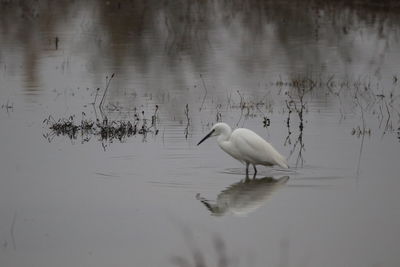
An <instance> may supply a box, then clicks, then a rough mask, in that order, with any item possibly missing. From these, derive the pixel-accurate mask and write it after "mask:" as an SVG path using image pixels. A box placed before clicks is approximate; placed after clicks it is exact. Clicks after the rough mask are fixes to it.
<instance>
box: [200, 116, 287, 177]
mask: <svg viewBox="0 0 400 267" xmlns="http://www.w3.org/2000/svg"><path fill="white" fill-rule="evenodd" d="M212 136H218V138H217V143H218V145H219V147H220V148H221V149H222V150H223V151H225V152H226V153H228V154H229V155H231V156H232V157H233V158H235V159H237V160H239V161H240V162H242V163H243V164H246V174H248V173H249V165H250V164H252V165H253V168H254V175H256V173H257V169H256V165H264V166H273V165H279V166H281V167H282V168H285V169H287V168H289V166H288V164H287V162H286V159H285V158H284V157H283V156H282V155H281V154H279V152H278V151H276V149H275V148H274V147H273V146H272V145H271V144H270V143H268V142H267V141H265V140H264V139H263V138H261V137H260V136H259V135H258V134H256V133H255V132H253V131H251V130H249V129H245V128H238V129H236V130H234V131H233V132H232V129H231V127H229V125H228V124H226V123H223V122H219V123H216V124H214V126H213V127H212V128H211V131H210V133H209V134H207V135H206V136H205V137H204V138H203V139H201V141H200V142H199V143H198V144H197V145H200V144H201V143H202V142H203V141H204V140H206V139H207V138H209V137H212Z"/></svg>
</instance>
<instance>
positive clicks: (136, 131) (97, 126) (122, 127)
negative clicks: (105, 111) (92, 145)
mask: <svg viewBox="0 0 400 267" xmlns="http://www.w3.org/2000/svg"><path fill="white" fill-rule="evenodd" d="M157 112H158V105H157V106H156V109H155V112H154V114H153V115H152V116H151V119H147V118H145V117H144V111H142V115H143V116H139V114H138V113H137V111H136V109H135V113H134V119H133V120H132V121H130V120H109V119H108V118H107V117H104V118H103V119H102V120H100V119H96V120H92V119H87V118H86V114H85V113H83V112H82V119H81V120H80V121H78V122H77V121H76V120H75V116H70V117H69V118H60V119H58V120H55V119H54V118H53V117H52V116H51V115H50V116H49V117H48V118H46V119H45V120H44V121H43V123H44V124H45V125H46V126H47V127H48V130H49V132H47V133H46V134H43V137H44V138H46V139H47V140H48V141H49V142H51V141H52V140H53V139H54V137H56V136H67V137H68V138H69V139H71V140H77V139H78V137H80V138H81V143H84V142H88V141H89V140H90V139H91V137H92V136H97V137H98V139H99V140H101V141H109V142H113V140H118V141H120V142H125V140H126V138H129V137H131V136H136V135H142V136H143V137H144V138H145V137H146V136H147V135H148V134H153V135H157V134H158V132H159V130H158V128H157V120H158V119H157V118H158V117H157ZM148 121H150V122H151V124H150V125H148Z"/></svg>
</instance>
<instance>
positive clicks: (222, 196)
mask: <svg viewBox="0 0 400 267" xmlns="http://www.w3.org/2000/svg"><path fill="white" fill-rule="evenodd" d="M288 180H289V176H283V177H281V178H279V179H274V178H272V177H264V178H260V179H255V178H254V179H249V178H248V177H246V178H245V179H243V180H241V181H240V182H238V183H235V184H232V185H230V186H229V187H228V188H226V189H224V190H223V191H221V193H219V194H218V196H217V199H216V201H209V200H207V199H205V198H203V197H201V196H200V194H197V195H196V198H197V199H198V200H200V202H201V203H203V204H204V206H206V207H207V209H208V210H209V211H210V212H211V215H213V216H223V215H225V214H228V213H232V214H234V215H237V216H246V215H247V214H249V213H251V212H253V211H255V210H256V209H258V208H259V207H261V206H262V205H263V204H264V202H265V201H266V200H267V199H268V197H269V196H270V195H271V194H272V193H273V192H274V191H276V190H277V189H279V188H280V187H282V186H284V185H285V184H286V182H287V181H288Z"/></svg>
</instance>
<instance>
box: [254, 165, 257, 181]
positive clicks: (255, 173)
mask: <svg viewBox="0 0 400 267" xmlns="http://www.w3.org/2000/svg"><path fill="white" fill-rule="evenodd" d="M253 168H254V176H253V178H254V179H255V178H256V175H257V168H256V165H255V164H253Z"/></svg>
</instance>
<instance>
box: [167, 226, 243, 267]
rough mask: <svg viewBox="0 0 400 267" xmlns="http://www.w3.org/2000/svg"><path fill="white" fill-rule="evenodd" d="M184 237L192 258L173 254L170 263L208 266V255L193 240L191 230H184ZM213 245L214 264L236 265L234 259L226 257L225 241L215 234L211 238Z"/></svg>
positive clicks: (221, 266) (190, 266)
mask: <svg viewBox="0 0 400 267" xmlns="http://www.w3.org/2000/svg"><path fill="white" fill-rule="evenodd" d="M184 237H185V239H186V243H187V245H188V247H189V250H190V253H191V256H192V258H191V259H190V258H189V259H188V258H185V257H182V256H173V257H172V258H171V263H172V264H174V265H176V266H178V267H192V266H193V267H207V266H210V265H208V264H207V262H210V257H209V256H207V257H206V255H205V253H204V252H203V251H202V250H200V249H199V248H198V247H197V245H196V244H195V243H194V241H193V237H192V234H191V232H189V231H186V232H184ZM213 245H214V250H215V253H216V254H215V255H216V257H217V259H216V265H212V266H218V267H228V266H232V265H234V266H235V265H236V263H237V262H236V260H234V258H232V257H228V254H227V251H226V243H225V241H224V240H223V239H222V238H221V237H220V236H219V235H215V236H214V238H213Z"/></svg>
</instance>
